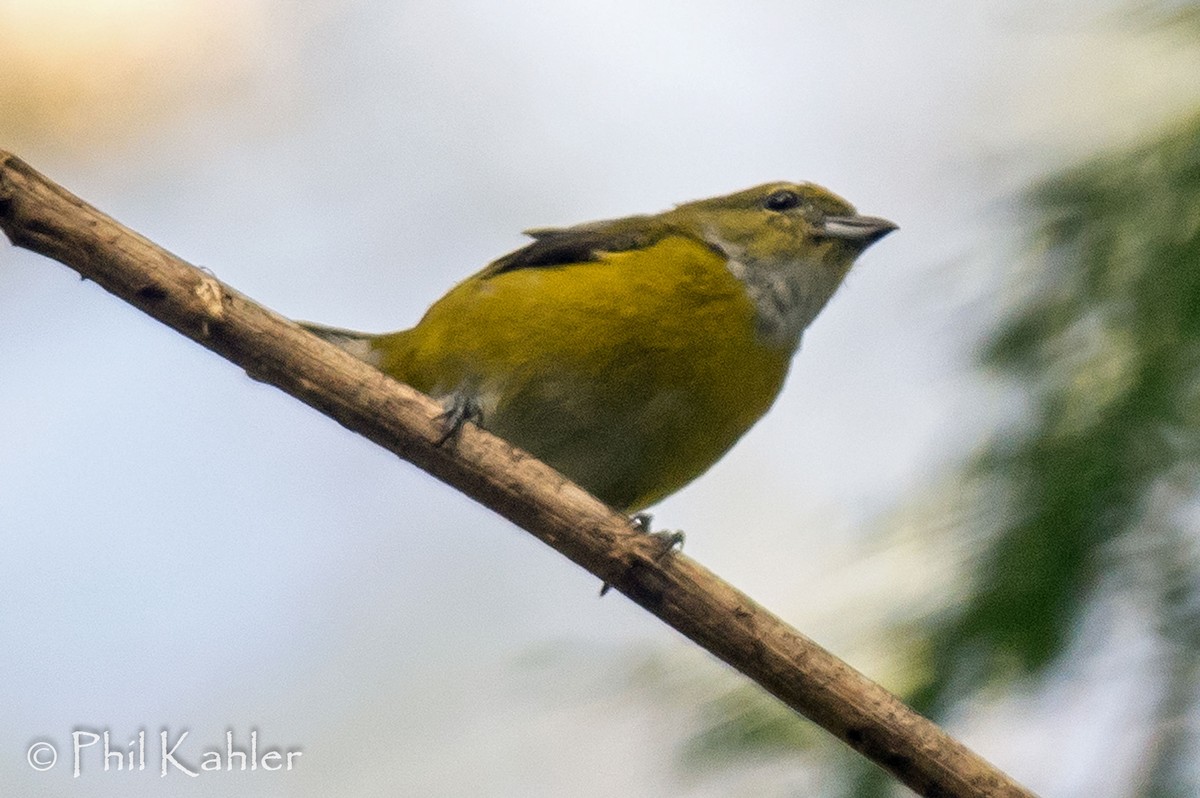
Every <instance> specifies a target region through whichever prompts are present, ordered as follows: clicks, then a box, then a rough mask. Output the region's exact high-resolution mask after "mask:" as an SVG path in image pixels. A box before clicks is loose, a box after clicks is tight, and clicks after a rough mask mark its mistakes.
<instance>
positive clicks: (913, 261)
mask: <svg viewBox="0 0 1200 798" xmlns="http://www.w3.org/2000/svg"><path fill="white" fill-rule="evenodd" d="M1198 44H1200V12H1198V11H1197V10H1196V5H1195V4H1191V3H1183V2H1179V3H1162V4H1152V5H1138V4H1133V5H1131V4H1130V3H1128V2H1099V3H1098V2H1083V0H1057V2H1049V3H1047V2H1037V3H1034V2H1021V1H1018V2H1012V1H1011V0H1008V1H1006V2H1001V1H1000V0H977V2H972V3H953V2H931V3H920V4H917V3H899V4H897V3H886V2H870V1H864V2H860V3H855V4H848V5H847V4H843V5H842V6H838V7H834V6H833V5H831V4H829V3H818V2H808V1H807V0H804V1H801V2H796V1H795V0H788V1H787V2H784V1H783V0H763V1H762V2H757V3H753V4H749V3H733V2H718V1H716V0H699V1H698V0H688V1H687V2H685V1H684V0H636V1H635V0H613V2H608V3H605V4H602V5H597V4H584V3H571V2H566V3H563V2H557V3H552V2H539V1H537V0H516V2H510V3H504V4H484V3H469V2H456V1H455V0H449V1H447V0H439V2H400V3H392V2H382V0H314V1H313V2H308V3H303V4H297V3H285V2H279V1H278V0H242V1H241V2H239V3H224V2H216V1H215V0H154V1H153V2H151V0H91V1H90V2H86V3H84V2H72V0H0V53H3V64H4V68H3V69H2V70H0V147H3V148H6V149H9V150H11V151H13V152H15V153H17V154H18V155H20V156H21V157H23V158H24V159H26V160H27V161H28V162H29V163H31V164H32V165H33V166H34V167H35V168H38V169H40V170H42V171H44V172H45V173H46V174H47V175H49V176H50V177H51V178H53V179H55V180H57V181H59V182H61V183H62V184H63V185H65V186H66V187H68V188H69V189H71V190H72V191H74V192H76V193H78V194H79V195H80V196H82V197H84V198H85V199H87V200H89V201H90V202H92V203H93V204H95V205H97V206H98V207H99V208H101V209H102V210H104V211H106V212H108V213H110V214H111V215H113V216H115V217H116V218H117V219H119V220H121V221H122V222H124V223H126V224H127V225H129V226H131V227H133V228H134V229H136V230H138V231H139V232H141V233H143V234H144V235H146V236H148V237H150V238H151V239H153V240H155V241H157V242H158V243H160V244H162V245H163V246H165V247H167V248H168V249H170V250H172V251H173V252H175V253H177V254H179V255H181V256H182V257H184V258H186V259H188V260H190V261H191V262H193V263H195V264H198V265H202V266H205V267H207V268H209V269H211V270H212V271H213V272H214V273H215V274H216V275H217V276H218V277H220V278H221V279H222V280H225V281H226V282H228V283H229V284H231V285H232V286H234V287H235V288H237V289H238V290H240V291H243V292H244V293H247V294H249V295H250V296H252V297H254V298H255V299H257V300H259V301H261V302H263V303H265V304H266V305H268V306H270V307H272V308H273V309H275V310H277V311H279V312H281V313H283V314H285V315H288V316H292V317H295V318H305V319H312V320H318V321H322V322H325V323H329V324H335V325H341V326H349V327H356V328H361V329H371V330H383V329H396V328H400V327H404V326H408V325H410V324H412V323H413V322H415V320H416V319H417V318H418V317H419V315H420V314H421V312H422V311H423V309H424V308H425V307H426V306H427V305H428V304H430V303H431V302H432V301H433V300H435V299H436V298H438V297H439V296H440V295H441V294H442V293H443V292H444V291H445V290H446V289H447V288H449V287H450V286H451V285H452V284H453V283H454V282H456V281H457V280H458V279H459V278H461V277H463V276H465V275H467V274H469V273H471V272H472V271H474V270H476V269H477V268H479V267H480V266H482V265H483V264H484V263H486V262H487V261H489V260H490V259H492V258H494V257H497V256H499V255H501V254H503V253H505V252H507V251H509V250H511V249H513V248H515V247H517V246H520V245H521V243H522V237H521V236H520V234H519V231H520V230H522V229H524V228H527V227H535V226H545V225H558V224H571V223H575V222H580V221H585V220H591V219H598V218H605V217H611V216H618V215H625V214H629V213H636V212H653V211H657V210H662V209H664V208H666V207H669V206H670V204H672V203H674V202H680V201H685V200H690V199H696V198H699V197H705V196H710V195H714V194H720V193H725V192H729V191H734V190H737V189H741V188H745V187H747V186H751V185H754V184H756V183H760V182H764V181H767V180H777V179H788V180H812V181H815V182H819V183H822V184H824V185H827V186H829V187H830V188H831V189H833V190H834V191H836V192H838V193H840V194H842V195H844V196H846V197H847V198H848V199H850V200H851V201H852V202H854V203H856V204H857V205H858V207H859V208H860V210H862V211H863V212H865V213H870V214H876V215H881V216H886V217H888V218H891V219H894V220H895V221H897V222H898V223H899V224H900V225H901V231H900V232H899V233H898V234H896V235H893V236H890V237H889V238H888V239H887V240H886V241H884V242H882V243H880V244H879V245H878V246H876V247H874V248H873V249H872V250H871V251H870V252H869V253H868V254H867V255H866V256H865V257H864V258H863V259H862V260H861V261H860V264H859V266H858V267H856V269H855V271H854V272H853V273H852V274H851V276H850V278H849V280H848V282H847V284H846V285H845V287H844V288H843V289H842V290H841V292H840V293H839V295H838V296H837V297H836V298H835V300H834V301H833V302H832V303H831V305H830V306H829V307H828V308H827V309H826V310H825V311H824V313H823V314H822V316H821V317H820V318H819V319H818V320H817V322H816V323H815V324H814V326H813V327H812V328H811V329H810V331H809V332H808V334H807V335H806V337H805V345H804V348H803V350H802V352H801V353H800V355H799V357H798V359H797V361H796V363H795V365H794V367H793V370H792V374H791V377H790V380H789V383H788V385H787V387H786V388H785V390H784V393H783V394H782V396H781V397H780V399H779V401H778V402H777V404H776V406H775V408H774V409H773V410H772V412H771V413H770V414H769V415H768V417H767V418H766V419H765V420H764V421H763V422H762V423H760V424H759V425H758V426H757V427H756V428H755V429H754V430H752V431H751V433H750V434H749V435H748V436H747V437H746V438H745V440H744V441H743V442H742V443H741V444H739V445H738V447H736V448H735V450H734V451H733V452H731V453H730V454H729V455H728V456H727V457H726V458H725V459H724V460H723V461H722V462H721V463H719V464H718V465H717V466H716V467H714V468H713V469H712V470H711V471H710V472H709V473H708V474H707V475H705V476H704V477H702V478H701V479H700V480H698V481H697V482H696V483H694V484H693V485H692V486H690V487H689V488H687V489H685V490H684V491H682V492H681V493H679V494H677V495H676V496H674V497H672V498H670V499H668V500H667V501H665V502H663V503H662V504H661V505H660V506H658V507H657V508H655V517H656V521H657V524H658V525H659V526H661V527H668V528H682V529H685V530H686V531H687V534H688V553H689V554H690V555H692V556H694V557H696V558H698V559H699V560H701V561H702V562H704V563H705V564H706V565H708V566H709V567H711V568H712V569H714V570H715V571H716V572H717V573H719V574H721V575H722V576H724V577H725V578H727V579H729V580H730V581H732V582H733V583H734V584H736V585H738V586H739V587H740V588H742V589H743V590H745V591H747V592H748V593H749V594H751V595H752V596H754V597H755V598H757V599H758V600H760V601H761V602H763V603H764V604H766V605H767V606H768V607H770V608H772V609H773V610H775V611H777V612H778V613H780V614H781V615H782V616H783V617H784V618H786V619H787V620H789V621H790V622H791V623H793V624H794V625H795V626H797V627H798V628H799V629H801V630H803V631H804V632H806V633H807V634H809V635H810V636H812V637H814V638H816V639H817V640H818V641H819V642H821V643H823V644H824V645H826V646H827V647H829V648H831V649H832V650H833V651H835V652H836V653H838V654H839V655H840V656H842V657H844V658H846V659H847V660H849V661H850V662H851V663H852V664H854V665H855V666H856V667H858V668H860V669H862V670H864V671H865V672H866V673H867V674H868V675H870V676H871V677H873V678H875V679H876V680H878V681H881V682H882V683H884V684H885V685H887V686H888V687H890V688H891V689H893V690H896V691H898V692H900V693H901V694H903V695H905V696H906V697H907V698H908V699H909V700H911V701H913V702H915V703H916V704H917V705H918V706H919V707H921V708H922V709H924V710H925V711H928V712H931V713H933V714H934V715H935V716H936V717H937V718H938V719H939V720H940V721H942V722H944V723H946V724H947V725H948V727H949V728H950V729H951V731H952V732H953V733H955V734H956V735H958V736H960V737H961V738H962V739H963V740H964V741H965V742H967V743H968V744H969V745H971V746H973V747H975V748H976V749H977V750H979V751H980V752H981V753H982V754H984V755H985V756H986V757H987V758H989V759H990V760H992V761H993V762H995V763H997V764H998V765H1000V766H1001V767H1003V768H1004V769H1006V770H1007V771H1008V772H1010V773H1011V774H1012V775H1013V776H1014V777H1016V778H1017V779H1018V780H1020V781H1022V782H1024V783H1025V784H1027V785H1029V786H1030V787H1031V788H1033V789H1034V790H1035V791H1037V792H1038V793H1040V794H1042V795H1046V796H1084V795H1086V796H1090V797H1091V798H1102V797H1107V796H1114V797H1115V796H1146V797H1149V796H1156V797H1157V796H1176V795H1178V796H1185V795H1194V794H1196V793H1197V790H1198V789H1200V783H1198V782H1200V779H1198V773H1197V769H1196V765H1195V763H1196V761H1197V759H1196V756H1197V753H1200V752H1198V751H1197V736H1196V723H1197V719H1198V718H1200V714H1198V713H1200V708H1198V706H1197V704H1198V700H1200V695H1198V689H1200V681H1198V678H1200V672H1198V670H1200V669H1198V666H1197V664H1196V663H1197V662H1200V658H1198V656H1200V617H1198V614H1200V597H1198V596H1197V594H1196V588H1197V578H1198V574H1200V559H1198V552H1197V535H1196V532H1197V529H1198V527H1200V503H1198V502H1197V497H1198V496H1200V484H1198V483H1200V478H1198V475H1200V469H1198V468H1197V465H1198V463H1197V461H1198V460H1200V268H1197V267H1198V266H1200V79H1198V76H1200V47H1198V46H1197V45H1198ZM0 375H3V376H2V377H0V409H2V411H3V412H0V551H2V552H3V556H0V639H3V640H4V641H5V643H6V650H5V651H4V653H3V654H2V655H0V714H2V716H3V718H4V723H3V724H2V725H0V783H3V784H4V785H5V786H6V792H11V793H12V794H21V795H45V796H60V795H80V794H87V795H90V796H162V795H172V796H191V795H212V796H225V795H230V796H233V795H238V796H241V795H261V796H325V795H346V796H385V795H386V796H394V795H429V796H465V795H497V796H506V795H514V796H515V795H521V796H542V795H544V796H559V795H577V796H609V795H630V796H665V795H670V796H738V795H745V796H794V795H805V796H808V795H812V796H851V795H882V794H888V791H889V789H891V788H890V787H889V786H888V784H887V783H886V781H885V780H883V779H882V778H880V777H879V774H878V773H877V772H876V771H874V770H872V769H871V768H870V767H868V766H865V765H863V764H862V763H861V762H859V761H858V759H857V757H855V756H853V755H852V754H850V753H848V752H847V751H844V750H843V749H842V748H841V747H840V745H839V744H837V743H835V742H832V741H831V740H830V739H829V738H828V737H827V736H826V735H824V733H823V732H821V731H820V730H819V729H816V728H815V727H813V726H811V724H808V723H807V722H806V721H803V720H800V719H797V718H795V717H794V716H792V715H791V714H790V713H788V712H787V711H785V710H782V709H780V708H779V707H778V706H777V705H776V704H774V703H773V702H772V701H771V700H770V699H767V698H765V697H764V696H763V695H762V694H761V693H760V692H759V691H758V690H756V689H754V688H752V687H749V686H747V685H746V683H745V682H744V680H743V679H742V678H740V677H739V676H738V675H737V674H735V673H732V672H731V671H729V670H728V669H727V668H725V667H724V666H723V665H721V664H719V663H717V662H715V661H714V660H713V659H712V658H711V657H709V656H707V655H706V654H704V653H703V652H699V651H697V650H694V649H693V647H691V646H690V645H689V644H687V643H686V642H684V641H682V640H681V639H680V638H679V637H678V636H677V635H676V634H675V633H673V632H672V631H670V630H669V629H667V628H665V627H664V626H662V625H661V624H660V623H658V622H657V621H656V620H654V619H653V618H651V617H650V616H648V615H646V614H645V613H643V612H642V611H640V610H639V609H637V608H636V607H634V606H633V605H632V604H631V603H629V602H628V601H626V600H625V599H624V598H623V597H621V596H619V595H615V594H614V595H612V596H610V597H607V598H605V599H604V600H600V599H599V598H597V592H598V588H599V584H598V583H597V582H596V580H595V579H594V578H592V577H591V576H589V575H587V574H586V573H583V572H582V571H580V570H579V569H578V568H576V567H575V566H574V565H572V564H570V563H569V562H567V561H565V560H564V559H562V558H561V557H559V556H558V555H557V554H555V553H554V552H552V551H550V550H548V549H546V548H545V547H543V546H541V544H539V543H537V542H536V541H534V540H533V539H532V538H529V537H528V536H526V535H525V534H524V533H522V532H520V531H519V530H516V529H514V528H512V527H511V526H509V525H508V524H506V523H504V522H502V521H500V520H498V519H497V518H495V517H493V516H492V515H491V514H490V513H489V512H487V511H486V510H484V509H482V508H481V507H479V506H476V505H474V504H472V503H471V502H470V501H469V500H467V499H465V498H463V497H462V496H459V495H458V494H456V493H455V492H454V491H452V490H450V489H449V488H447V487H445V486H443V485H441V484H439V483H436V482H435V481H434V480H432V479H431V478H428V477H426V476H424V475H423V474H421V473H420V472H418V471H417V470H415V469H414V468H412V467H410V466H408V465H407V464H405V463H403V462H400V461H398V460H396V459H395V458H394V457H392V456H391V455H388V454H386V453H384V452H382V451H381V450H378V449H377V448H375V447H374V446H372V445H370V444H368V443H366V442H365V441H363V440H361V439H359V438H357V437H355V436H354V435H351V434H350V433H348V432H346V431H345V430H343V429H341V428H340V427H338V426H337V425H336V424H335V423H334V422H332V421H330V420H329V419H327V418H324V417H322V416H320V415H318V414H316V413H315V412H313V411H311V410H309V409H307V408H305V407H304V406H302V405H300V404H299V403H297V402H295V401H294V400H292V399H290V398H288V397H286V396H284V395H283V394H281V393H279V392H278V391H276V390H274V389H272V388H269V387H266V386H263V385H261V384H258V383H255V382H253V381H251V380H250V379H249V378H248V377H246V376H245V375H244V374H243V373H241V372H239V371H238V370H237V369H236V368H234V367H232V366H231V365H230V364H228V363H227V362H225V361H223V360H221V359H219V358H218V357H216V356H214V355H212V354H210V353H208V352H206V351H205V350H203V349H201V348H200V347H197V346H196V345H194V344H192V343H191V342H189V341H187V340H185V339H184V338H182V337H180V336H179V335H177V334H176V333H174V332H172V331H170V330H168V329H166V328H164V327H162V326H160V325H158V324H157V323H156V322H153V321H151V320H150V319H149V318H147V317H144V316H142V315H141V314H139V313H138V312H136V311H135V310H133V309H132V308H130V307H128V306H126V305H124V304H123V303H121V302H119V301H117V300H115V299H113V298H112V297H110V296H108V295H107V294H105V293H104V292H103V291H102V290H100V289H98V288H97V287H96V286H94V285H92V284H89V283H81V282H80V281H79V280H78V278H77V276H75V275H74V273H73V272H70V271H69V270H67V269H66V268H64V267H62V266H60V265H57V264H54V263H52V262H48V261H45V260H43V259H41V258H39V257H36V256H33V255H30V254H29V253H27V252H24V251H20V250H16V249H13V248H11V247H8V246H7V245H0ZM78 729H84V730H91V731H95V732H103V731H104V730H108V731H109V732H110V734H111V740H112V748H113V750H121V751H123V752H127V751H128V750H129V745H128V743H129V741H130V740H132V739H135V738H136V735H137V733H138V731H139V730H142V729H145V730H146V732H147V737H148V748H149V751H148V754H147V770H146V771H144V772H137V771H135V772H127V771H122V772H116V771H109V772H104V771H103V761H102V757H101V755H100V753H99V750H98V748H91V749H89V750H88V751H85V752H84V759H83V770H82V773H81V775H80V777H79V778H78V779H74V778H72V775H71V770H70V761H69V760H70V753H71V752H70V742H71V733H72V732H73V731H75V730H78ZM162 729H167V730H168V731H169V733H170V736H171V738H172V740H173V741H174V740H175V739H177V738H178V736H179V735H180V734H181V733H182V732H183V731H187V732H188V733H189V737H188V738H187V740H185V741H184V743H182V744H181V746H180V748H179V749H178V751H177V753H178V754H179V755H180V757H181V759H183V760H185V761H187V762H190V763H191V764H192V765H193V766H195V765H198V764H199V762H200V758H201V753H200V752H201V751H202V750H204V749H209V748H217V749H223V747H224V743H225V734H226V731H232V732H233V735H234V742H235V746H237V747H239V748H247V747H248V745H249V736H250V732H251V730H257V733H258V739H259V749H260V751H262V750H265V749H267V748H277V749H280V750H283V751H286V750H289V749H292V750H295V749H298V750H302V751H303V754H302V756H301V757H300V758H299V759H298V760H297V761H296V766H295V768H294V769H293V770H292V771H291V772H275V773H271V772H266V771H263V770H258V771H256V772H247V773H241V772H232V773H230V772H220V773H201V775H200V776H199V777H197V778H194V779H193V778H188V777H187V776H184V775H182V774H180V773H175V772H172V773H169V774H168V775H167V777H166V778H160V776H159V773H158V764H159V760H158V756H157V745H158V733H159V731H160V730H162ZM40 741H47V742H50V743H52V744H54V745H55V746H56V747H57V748H58V750H59V761H58V763H57V765H56V766H54V767H53V768H51V769H49V770H47V771H45V772H39V771H37V770H35V769H34V768H33V767H31V766H30V765H29V764H28V763H27V761H26V752H27V751H28V749H29V748H30V746H32V745H33V744H35V743H37V742H40ZM900 792H901V793H902V791H900Z"/></svg>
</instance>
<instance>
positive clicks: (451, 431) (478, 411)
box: [433, 392, 483, 446]
mask: <svg viewBox="0 0 1200 798" xmlns="http://www.w3.org/2000/svg"><path fill="white" fill-rule="evenodd" d="M445 406H446V409H445V410H443V411H442V412H441V414H440V415H438V417H437V421H438V422H440V423H441V425H442V434H441V435H439V436H438V439H437V440H436V441H434V442H433V445H434V446H441V445H442V444H444V443H445V442H446V441H448V440H450V439H451V438H453V437H455V436H457V435H458V433H459V432H460V431H461V430H462V428H463V425H464V424H466V423H467V422H468V421H470V422H472V423H473V424H480V423H481V422H482V421H483V408H482V407H481V406H480V405H479V402H478V401H477V400H476V399H475V397H474V396H471V395H470V394H466V393H459V392H455V393H453V394H451V395H450V397H449V400H448V401H447V402H446V403H445Z"/></svg>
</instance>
